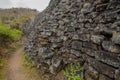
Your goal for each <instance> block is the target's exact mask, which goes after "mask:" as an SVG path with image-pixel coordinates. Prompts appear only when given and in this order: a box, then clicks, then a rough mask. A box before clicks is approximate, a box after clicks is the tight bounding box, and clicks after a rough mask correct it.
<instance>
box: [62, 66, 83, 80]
mask: <svg viewBox="0 0 120 80" xmlns="http://www.w3.org/2000/svg"><path fill="white" fill-rule="evenodd" d="M81 71H83V68H82V67H81V66H80V65H77V66H76V67H75V66H74V65H73V64H71V65H70V69H65V70H64V71H63V73H64V75H65V76H66V77H67V80H83V78H81V77H80V76H79V75H77V73H78V72H81Z"/></svg>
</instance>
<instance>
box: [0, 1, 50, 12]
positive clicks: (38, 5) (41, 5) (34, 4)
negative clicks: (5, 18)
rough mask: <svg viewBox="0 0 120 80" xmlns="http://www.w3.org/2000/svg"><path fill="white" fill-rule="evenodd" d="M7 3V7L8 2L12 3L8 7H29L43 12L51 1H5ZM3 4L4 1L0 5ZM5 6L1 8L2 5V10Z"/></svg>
mask: <svg viewBox="0 0 120 80" xmlns="http://www.w3.org/2000/svg"><path fill="white" fill-rule="evenodd" d="M4 1H5V3H4V5H5V4H6V5H5V6H7V5H8V2H9V3H11V5H8V7H9V8H10V7H25V8H26V7H27V8H34V9H37V10H39V11H42V10H44V9H45V8H46V7H47V6H48V4H49V2H50V0H4ZM1 2H3V0H0V3H1ZM2 7H3V5H2V6H1V5H0V8H2Z"/></svg>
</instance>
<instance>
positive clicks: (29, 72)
mask: <svg viewBox="0 0 120 80" xmlns="http://www.w3.org/2000/svg"><path fill="white" fill-rule="evenodd" d="M23 59H24V63H23V66H24V67H25V70H26V76H28V77H29V78H30V79H31V80H47V79H42V78H41V77H40V76H41V75H40V74H39V73H38V70H37V68H36V67H35V65H34V64H32V63H31V61H30V59H29V56H28V55H27V54H26V53H23Z"/></svg>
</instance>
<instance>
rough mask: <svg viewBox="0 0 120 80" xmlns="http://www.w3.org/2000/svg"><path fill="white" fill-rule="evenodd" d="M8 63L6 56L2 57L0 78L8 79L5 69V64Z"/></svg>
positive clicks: (2, 79)
mask: <svg viewBox="0 0 120 80" xmlns="http://www.w3.org/2000/svg"><path fill="white" fill-rule="evenodd" d="M6 63H7V59H6V58H0V80H6V79H5V75H6V70H5V68H4V67H5V65H6Z"/></svg>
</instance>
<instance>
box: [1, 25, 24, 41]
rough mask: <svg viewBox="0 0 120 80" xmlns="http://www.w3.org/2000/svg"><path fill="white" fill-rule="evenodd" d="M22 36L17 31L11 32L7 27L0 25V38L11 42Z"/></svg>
mask: <svg viewBox="0 0 120 80" xmlns="http://www.w3.org/2000/svg"><path fill="white" fill-rule="evenodd" d="M21 35H22V32H21V31H19V30H16V29H14V30H11V29H10V28H9V27H5V26H3V25H0V36H1V37H2V38H9V39H12V40H19V39H20V37H21Z"/></svg>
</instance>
